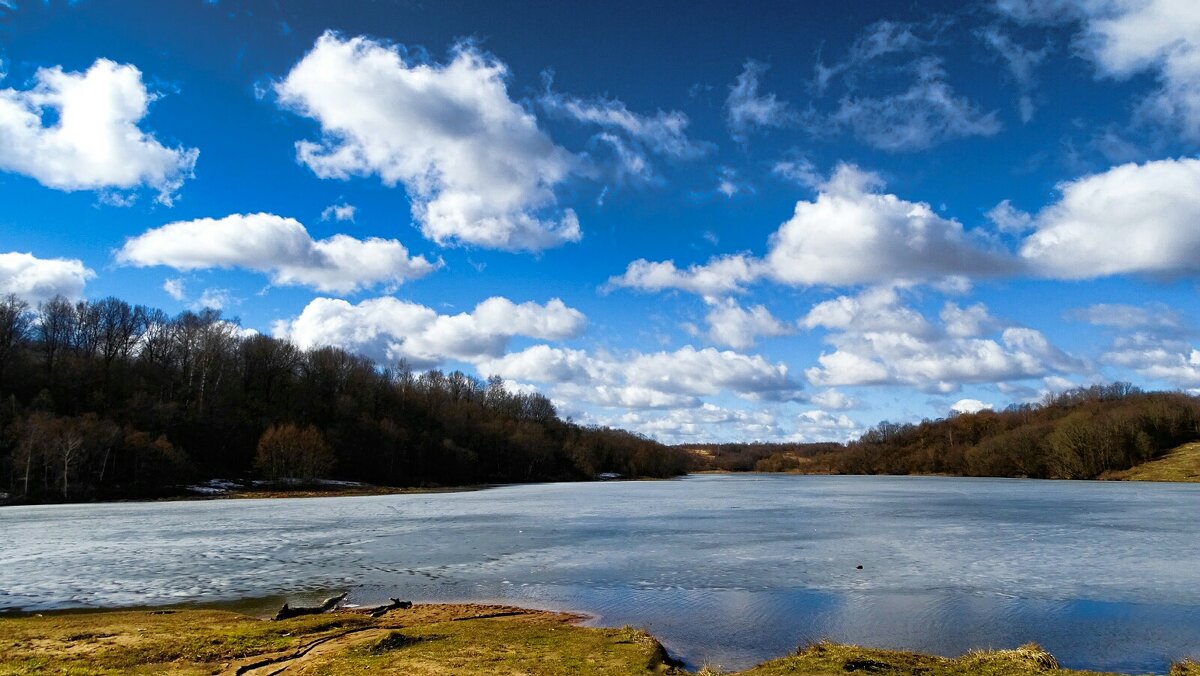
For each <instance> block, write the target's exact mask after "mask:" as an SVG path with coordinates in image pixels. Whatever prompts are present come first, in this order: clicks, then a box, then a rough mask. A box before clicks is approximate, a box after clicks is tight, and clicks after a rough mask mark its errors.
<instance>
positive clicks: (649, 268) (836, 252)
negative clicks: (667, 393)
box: [608, 164, 1018, 296]
mask: <svg viewBox="0 0 1200 676" xmlns="http://www.w3.org/2000/svg"><path fill="white" fill-rule="evenodd" d="M882 186H883V179H882V178H881V177H880V176H879V175H877V174H874V173H871V172H868V171H863V170H861V169H859V168H858V167H855V166H852V165H847V164H843V165H840V166H838V168H837V169H836V170H835V171H834V173H833V175H832V176H831V177H830V178H829V179H828V180H825V181H823V182H822V183H821V185H820V186H819V193H818V195H817V198H816V199H815V200H814V201H811V202H810V201H805V200H801V201H799V202H797V203H796V209H795V212H794V214H793V215H792V218H791V219H789V220H788V221H787V222H785V223H784V224H783V225H782V226H780V228H779V230H778V231H776V232H775V233H774V234H773V235H771V238H770V242H769V250H768V252H767V255H766V256H765V257H764V258H762V259H757V258H755V257H753V256H750V255H747V254H734V255H726V256H718V257H714V258H712V259H711V260H710V261H709V262H708V263H706V264H703V265H699V264H693V265H691V266H689V267H688V268H686V269H682V270H681V269H679V268H677V267H675V263H674V262H673V261H664V262H650V261H647V260H645V259H639V260H636V261H634V262H632V263H630V264H629V266H628V267H627V268H626V270H625V273H624V274H623V275H621V276H619V277H613V278H611V279H609V280H608V286H609V287H628V288H634V289H639V290H642V291H661V290H664V289H680V290H683V291H690V292H692V293H697V294H701V295H705V296H719V295H724V294H729V293H733V292H737V291H740V290H742V289H743V288H744V287H745V285H747V284H749V283H751V282H753V281H755V280H757V279H761V278H763V277H768V278H771V279H773V280H775V281H777V282H780V283H783V284H788V285H793V286H850V285H859V284H877V283H889V284H898V283H902V282H903V283H917V282H922V283H923V282H931V283H940V282H944V281H946V280H948V279H949V280H951V281H953V282H954V283H955V284H959V283H961V281H962V280H961V278H974V277H981V276H982V277H986V276H997V275H1001V274H1005V273H1010V272H1013V271H1015V270H1016V269H1017V267H1018V265H1017V263H1016V261H1014V260H1013V259H1012V257H1011V256H1010V255H1009V254H1008V253H1006V252H1001V251H996V250H993V249H992V248H990V247H989V246H987V245H986V244H985V243H984V242H982V241H980V240H978V239H977V238H975V237H973V236H972V235H971V234H970V233H968V232H966V231H965V230H964V229H963V226H962V224H961V223H959V222H958V221H956V220H953V219H946V218H942V217H941V216H938V215H937V214H936V213H935V212H934V211H933V209H932V208H931V207H930V206H929V205H928V204H926V203H924V202H910V201H907V200H904V199H901V198H899V197H897V196H896V195H892V194H886V193H883V192H881V188H882Z"/></svg>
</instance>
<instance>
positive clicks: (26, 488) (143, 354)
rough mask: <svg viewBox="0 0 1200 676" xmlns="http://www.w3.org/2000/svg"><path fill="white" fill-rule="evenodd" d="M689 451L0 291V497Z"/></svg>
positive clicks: (332, 361) (497, 385)
mask: <svg viewBox="0 0 1200 676" xmlns="http://www.w3.org/2000/svg"><path fill="white" fill-rule="evenodd" d="M687 462H688V458H687V457H686V454H684V453H682V452H680V451H678V450H675V449H670V448H667V447H664V446H663V445H661V444H659V443H657V442H655V441H653V440H650V439H647V438H645V437H642V436H638V435H635V434H631V433H629V432H624V431H620V430H613V429H602V428H589V427H581V426H579V425H576V424H572V423H570V422H568V421H564V420H562V419H560V418H559V417H558V415H557V413H556V411H555V408H554V406H553V404H552V403H551V402H550V400H549V399H547V398H546V397H544V396H542V395H540V394H528V393H522V392H512V391H508V390H506V389H505V387H504V385H503V383H502V382H501V381H500V380H499V379H493V380H490V381H488V382H486V383H485V382H481V381H480V380H478V379H476V378H473V377H471V376H468V375H465V374H463V373H461V372H454V373H449V374H446V373H442V372H440V371H430V372H427V373H414V372H413V371H412V370H411V369H409V368H408V367H407V366H406V365H404V364H397V365H393V366H392V367H389V368H380V367H379V366H378V365H376V364H374V363H373V362H371V361H370V360H368V359H365V358H363V357H359V356H355V355H352V354H350V353H348V352H345V351H343V350H339V349H334V348H321V349H313V350H301V349H298V348H297V347H296V346H294V345H292V344H290V343H288V342H286V341H283V340H277V339H275V338H271V337H268V336H262V335H248V334H246V333H244V332H243V331H242V330H241V329H240V328H239V327H238V325H237V324H236V323H234V322H230V321H226V320H224V319H223V318H222V317H221V316H220V314H219V313H218V312H215V311H211V310H206V311H202V312H190V311H188V312H183V313H180V314H179V315H177V316H174V317H171V316H168V315H167V314H165V313H164V312H163V311H161V310H157V309H153V308H148V307H143V306H131V305H129V304H128V303H126V302H124V301H121V300H119V299H116V298H106V299H103V300H98V301H81V302H78V303H71V302H68V301H66V300H64V299H61V298H57V299H54V300H51V301H48V302H46V303H43V304H41V305H40V306H38V307H36V308H35V307H30V306H29V305H28V304H26V303H24V302H22V301H20V300H18V299H16V298H15V297H8V298H4V299H0V492H7V493H8V494H9V499H10V500H83V499H92V498H105V497H133V496H154V495H163V494H170V493H173V492H177V491H178V490H179V486H180V485H181V484H183V483H185V482H188V481H194V480H198V479H205V478H210V477H230V476H237V477H245V476H261V477H272V478H274V477H284V476H288V477H299V478H302V479H303V478H311V477H314V476H330V477H335V478H339V479H348V480H356V481H364V482H369V483H375V484H385V485H395V486H415V485H457V484H476V483H491V482H518V481H545V480H576V479H589V478H591V477H593V476H595V475H596V474H599V473H604V472H614V473H618V474H621V475H623V476H652V477H664V476H672V475H675V474H679V473H682V472H684V471H685V470H686V467H687V464H686V463H687Z"/></svg>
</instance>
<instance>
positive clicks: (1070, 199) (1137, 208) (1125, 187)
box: [1021, 158, 1200, 279]
mask: <svg viewBox="0 0 1200 676" xmlns="http://www.w3.org/2000/svg"><path fill="white" fill-rule="evenodd" d="M1059 190H1060V191H1061V192H1062V198H1061V199H1060V200H1059V201H1058V202H1056V203H1055V204H1052V205H1050V206H1048V207H1046V208H1045V209H1043V210H1042V211H1041V212H1040V213H1038V215H1037V217H1036V219H1035V228H1036V230H1035V232H1034V233H1033V234H1031V235H1030V236H1029V237H1028V238H1026V240H1025V242H1024V244H1022V246H1021V256H1022V257H1023V258H1024V259H1025V260H1026V261H1028V262H1029V263H1030V265H1031V266H1032V267H1033V268H1034V269H1035V270H1036V271H1038V272H1040V273H1041V274H1043V275H1045V276H1047V277H1052V278H1057V279H1090V278H1094V277H1103V276H1107V275H1119V274H1131V273H1132V274H1149V275H1164V276H1170V275H1178V274H1184V273H1195V272H1197V271H1200V228H1198V227H1197V223H1200V160H1197V159H1191V158H1183V159H1178V160H1172V159H1168V160H1159V161H1155V162H1147V163H1145V164H1140V165H1139V164H1124V165H1121V166H1118V167H1114V168H1112V169H1109V170H1108V171H1106V172H1104V173H1101V174H1094V175H1091V176H1085V177H1083V178H1080V179H1077V180H1074V181H1070V182H1067V183H1063V184H1061V185H1060V186H1059Z"/></svg>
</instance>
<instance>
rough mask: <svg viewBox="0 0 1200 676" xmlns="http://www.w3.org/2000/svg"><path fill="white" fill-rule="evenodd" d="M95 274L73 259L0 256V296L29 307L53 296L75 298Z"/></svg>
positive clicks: (12, 253) (15, 253) (20, 254)
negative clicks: (25, 303) (9, 297)
mask: <svg viewBox="0 0 1200 676" xmlns="http://www.w3.org/2000/svg"><path fill="white" fill-rule="evenodd" d="M95 276H96V273H95V272H92V270H90V269H89V268H87V267H86V266H84V264H83V261H80V260H77V259H73V258H37V257H36V256H34V255H33V254H30V253H20V252H17V251H12V252H9V253H0V296H7V295H8V294H14V295H16V296H17V297H19V298H22V299H24V300H27V301H29V302H31V303H37V302H40V301H44V300H48V299H50V298H53V297H54V296H57V295H62V296H66V297H67V298H79V297H80V296H82V295H83V287H84V285H85V284H86V283H87V281H88V280H89V279H91V278H92V277H95Z"/></svg>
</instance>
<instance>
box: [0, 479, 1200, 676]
mask: <svg viewBox="0 0 1200 676" xmlns="http://www.w3.org/2000/svg"><path fill="white" fill-rule="evenodd" d="M1198 517H1200V486H1194V485H1180V484H1144V483H1097V482H1048V481H1019V480H1002V479H952V478H918V477H801V476H778V475H774V476H772V475H735V476H715V475H705V476H691V477H687V478H685V479H681V480H678V481H657V482H611V483H592V484H578V483H571V484H541V485H522V486H509V487H502V488H495V489H490V490H483V491H476V492H466V493H441V494H422V495H389V496H373V497H344V498H309V499H294V500H284V499H279V500H215V501H198V502H159V503H109V504H92V505H54V506H38V507H6V508H3V509H0V533H3V539H2V540H0V542H2V544H0V609H15V608H23V609H26V610H48V609H56V608H68V607H112V606H132V605H155V604H167V603H181V602H189V603H190V602H207V601H233V600H238V599H247V598H255V599H260V600H259V601H258V602H257V607H258V609H260V610H262V611H264V612H265V611H266V610H267V609H268V608H270V607H271V606H273V605H275V604H276V603H277V602H278V600H279V597H280V596H283V597H287V598H300V597H302V596H304V597H306V598H308V597H311V595H320V594H321V593H324V592H325V591H327V590H331V589H349V590H350V591H351V596H350V600H351V601H354V602H361V603H368V602H373V601H376V600H382V599H386V597H388V596H399V597H401V598H407V599H412V600H416V601H448V600H473V601H497V602H504V603H511V604H518V605H526V606H535V607H543V608H552V609H569V610H578V611H583V612H586V613H589V614H591V615H592V616H593V617H594V618H595V619H594V620H593V622H594V623H596V624H603V625H617V626H619V625H623V624H630V625H635V626H640V627H646V628H648V629H649V630H650V631H652V632H653V633H654V634H655V635H657V636H658V637H659V638H660V639H662V640H663V642H664V643H665V644H666V645H667V647H668V648H669V649H670V650H671V651H672V652H673V653H675V654H676V655H679V656H682V657H683V658H684V659H686V660H687V661H688V662H689V663H690V664H692V665H698V664H703V663H706V662H707V663H709V664H714V665H722V666H724V667H726V668H741V667H745V666H749V665H750V664H753V663H755V662H757V661H760V660H763V659H767V658H770V657H776V656H779V655H782V654H784V653H786V652H788V651H789V650H792V649H794V648H795V647H796V646H797V645H799V644H802V643H808V642H812V641H815V640H818V639H822V638H830V639H833V640H837V641H844V642H853V643H862V644H867V645H873V646H881V647H894V648H909V649H915V650H922V651H929V652H935V653H941V654H947V655H953V654H959V653H961V652H964V651H966V650H968V649H970V648H977V647H989V646H990V647H1013V646H1016V645H1018V644H1021V643H1024V642H1026V641H1031V640H1036V641H1038V642H1039V643H1041V644H1042V645H1043V646H1045V647H1046V648H1047V649H1048V650H1050V651H1051V652H1052V653H1054V654H1055V655H1056V656H1058V658H1059V659H1060V661H1061V662H1062V663H1063V664H1064V665H1065V666H1070V667H1077V668H1094V669H1109V670H1115V671H1124V672H1160V673H1161V672H1165V670H1166V667H1167V665H1168V663H1169V662H1170V661H1171V660H1172V659H1178V658H1180V657H1184V656H1187V655H1193V656H1197V657H1200V518H1198ZM860 565H861V566H862V569H861V570H860V569H858V568H857V566H860ZM250 606H254V604H253V603H252V604H250Z"/></svg>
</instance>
